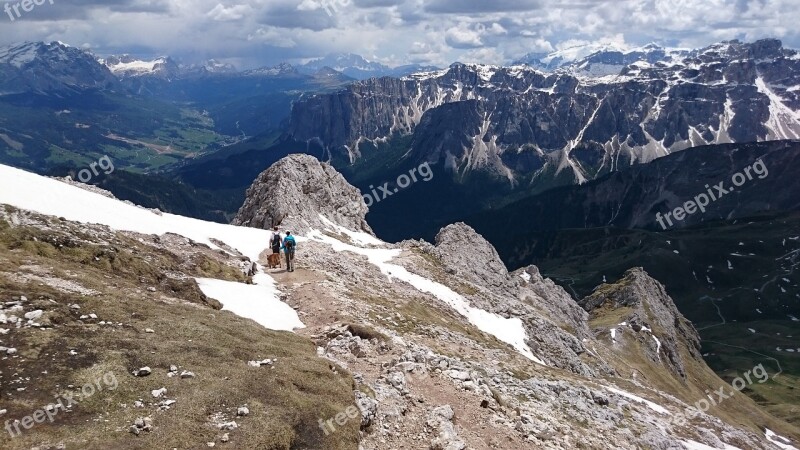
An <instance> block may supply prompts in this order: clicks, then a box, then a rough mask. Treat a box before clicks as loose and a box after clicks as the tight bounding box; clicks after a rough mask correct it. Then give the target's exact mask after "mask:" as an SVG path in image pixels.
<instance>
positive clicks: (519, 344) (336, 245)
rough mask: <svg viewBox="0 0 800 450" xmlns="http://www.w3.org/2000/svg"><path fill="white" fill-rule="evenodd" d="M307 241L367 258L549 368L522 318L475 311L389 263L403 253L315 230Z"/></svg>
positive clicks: (443, 288) (432, 283)
mask: <svg viewBox="0 0 800 450" xmlns="http://www.w3.org/2000/svg"><path fill="white" fill-rule="evenodd" d="M307 238H308V239H309V240H313V241H317V242H322V243H325V244H329V245H330V246H331V247H332V248H333V250H334V251H336V252H345V251H348V252H352V253H355V254H358V255H363V256H366V257H367V259H368V260H369V262H370V263H372V264H374V265H375V266H377V267H378V268H379V269H380V271H381V272H382V273H383V274H384V275H386V276H387V277H388V278H389V280H392V279H394V278H397V279H398V280H401V281H404V282H406V283H408V284H410V285H411V286H414V287H415V288H416V289H418V290H420V291H422V292H427V293H429V294H431V295H433V296H434V297H436V298H438V299H439V300H441V301H442V302H444V303H446V304H447V305H448V306H450V307H451V308H453V309H454V310H456V311H457V312H458V313H459V314H461V315H462V316H464V317H466V318H467V320H469V322H470V323H471V324H473V325H475V326H476V327H477V328H478V329H479V330H481V331H483V332H485V333H488V334H491V335H492V336H495V337H496V338H497V339H499V340H501V341H503V342H505V343H507V344H509V345H511V346H512V347H514V349H516V350H517V351H518V352H519V353H521V354H522V355H523V356H525V357H527V358H528V359H530V360H532V361H534V362H536V363H538V364H541V365H546V364H545V363H544V361H542V360H541V359H539V358H537V357H536V356H534V354H533V352H532V351H531V349H530V347H529V346H528V344H526V343H525V341H526V340H527V339H528V335H527V333H526V332H525V327H524V326H523V324H522V320H521V319H519V318H516V317H515V318H510V319H507V318H505V317H502V316H500V315H497V314H493V313H490V312H488V311H484V310H482V309H479V308H475V307H473V306H471V305H470V304H469V302H468V301H467V300H466V299H465V298H464V297H462V296H461V295H460V294H458V293H457V292H455V291H453V290H452V289H450V288H449V287H447V286H445V285H443V284H440V283H437V282H435V281H432V280H429V279H427V278H425V277H422V276H420V275H417V274H415V273H411V272H409V271H408V270H407V269H406V268H405V267H402V266H398V265H396V264H391V263H390V261H391V260H392V259H394V258H396V257H398V256H400V252H401V251H400V250H399V249H383V248H361V247H355V246H353V245H349V244H345V243H344V242H341V241H339V240H336V239H334V238H332V237H330V236H326V235H324V234H322V233H321V232H319V231H317V230H312V231H311V232H310V233H309V234H308V236H307Z"/></svg>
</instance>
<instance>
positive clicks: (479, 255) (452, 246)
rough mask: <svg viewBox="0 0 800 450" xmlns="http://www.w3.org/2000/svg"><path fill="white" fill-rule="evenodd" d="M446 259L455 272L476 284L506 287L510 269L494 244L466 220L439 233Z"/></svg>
mask: <svg viewBox="0 0 800 450" xmlns="http://www.w3.org/2000/svg"><path fill="white" fill-rule="evenodd" d="M435 243H436V249H437V251H438V254H439V257H440V258H441V260H442V262H443V263H444V264H445V266H446V267H447V268H448V270H450V271H452V272H454V274H455V275H457V276H459V277H462V278H465V279H467V280H469V281H471V282H473V283H477V284H488V285H491V286H502V285H504V284H506V283H507V281H508V269H507V268H506V265H505V264H504V263H503V261H502V260H501V259H500V255H499V254H498V253H497V250H495V248H494V246H492V244H490V243H489V241H487V240H486V239H485V238H484V237H483V236H481V235H480V234H478V233H477V232H476V231H475V230H474V229H472V227H470V226H469V225H467V224H465V223H461V222H459V223H456V224H452V225H448V226H446V227H444V228H442V230H441V231H439V234H437V235H436V240H435Z"/></svg>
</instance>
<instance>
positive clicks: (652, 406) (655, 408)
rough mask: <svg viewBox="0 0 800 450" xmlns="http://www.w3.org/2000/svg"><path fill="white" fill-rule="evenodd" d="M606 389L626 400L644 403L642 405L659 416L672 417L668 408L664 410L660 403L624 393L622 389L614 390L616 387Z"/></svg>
mask: <svg viewBox="0 0 800 450" xmlns="http://www.w3.org/2000/svg"><path fill="white" fill-rule="evenodd" d="M606 389H608V390H609V391H611V392H613V393H615V394H617V395H621V396H623V397H625V398H627V399H629V400H633V401H635V402H637V403H642V404H644V405H646V406H647V407H648V408H650V409H652V410H653V411H655V412H657V413H659V414H667V415H670V412H669V411H668V410H667V408H664V407H663V406H661V405H659V404H658V403H653V402H651V401H650V400H646V399H643V398H642V397H639V396H637V395H633V394H631V393H630V392H626V391H623V390H621V389H617V388H614V387H608V386H606Z"/></svg>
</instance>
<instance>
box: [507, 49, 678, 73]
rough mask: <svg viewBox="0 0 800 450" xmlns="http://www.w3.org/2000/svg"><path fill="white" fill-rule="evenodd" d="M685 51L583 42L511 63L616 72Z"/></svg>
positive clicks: (554, 69) (556, 69)
mask: <svg viewBox="0 0 800 450" xmlns="http://www.w3.org/2000/svg"><path fill="white" fill-rule="evenodd" d="M688 53H689V52H688V51H686V50H681V49H667V48H664V47H661V46H659V45H658V44H654V43H651V44H647V45H645V46H643V47H635V48H634V47H626V46H622V45H618V44H585V45H580V46H574V47H568V48H565V49H561V50H558V51H555V52H552V53H529V54H527V55H525V56H523V57H522V58H520V59H519V60H517V61H515V62H514V63H513V64H514V65H526V66H529V67H532V68H534V69H538V70H541V71H544V72H560V73H569V74H572V75H575V76H581V77H602V76H607V75H619V73H620V72H621V71H622V69H623V68H624V67H626V66H629V65H631V64H634V63H637V62H645V63H649V64H656V63H664V64H672V63H675V62H679V61H680V60H681V59H683V58H685V57H686V56H688Z"/></svg>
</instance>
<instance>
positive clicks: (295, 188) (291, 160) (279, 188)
mask: <svg viewBox="0 0 800 450" xmlns="http://www.w3.org/2000/svg"><path fill="white" fill-rule="evenodd" d="M367 212H368V210H367V205H366V204H365V203H364V200H363V198H362V197H361V194H360V193H359V191H358V189H356V188H354V187H353V186H351V185H350V184H348V183H347V181H345V179H344V177H343V176H342V175H341V174H340V173H338V172H336V170H334V169H333V167H331V166H330V165H329V164H326V163H321V162H320V161H319V160H317V159H316V158H314V157H312V156H308V155H291V156H288V157H286V158H284V159H282V160H280V161H278V162H277V163H276V164H274V165H273V166H271V167H270V168H269V169H267V170H265V171H264V172H263V173H261V175H259V176H258V178H257V179H256V181H255V182H254V183H253V185H252V186H251V187H250V189H248V190H247V197H246V200H245V202H244V205H242V207H241V208H240V209H239V212H238V214H236V217H235V218H234V220H233V224H234V225H242V226H248V227H254V228H264V229H272V227H274V226H280V227H281V229H282V230H290V231H292V232H294V233H296V234H298V233H304V232H306V231H308V230H310V229H312V228H314V229H322V228H324V226H325V224H324V223H323V221H322V219H321V218H320V216H321V215H322V216H325V217H326V218H327V219H328V220H331V221H333V222H334V223H336V224H338V225H341V226H343V227H345V228H348V229H350V230H357V231H364V232H368V233H372V230H371V229H370V227H369V225H368V224H367V221H366V220H365V219H364V218H365V216H366V215H367Z"/></svg>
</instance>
